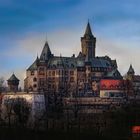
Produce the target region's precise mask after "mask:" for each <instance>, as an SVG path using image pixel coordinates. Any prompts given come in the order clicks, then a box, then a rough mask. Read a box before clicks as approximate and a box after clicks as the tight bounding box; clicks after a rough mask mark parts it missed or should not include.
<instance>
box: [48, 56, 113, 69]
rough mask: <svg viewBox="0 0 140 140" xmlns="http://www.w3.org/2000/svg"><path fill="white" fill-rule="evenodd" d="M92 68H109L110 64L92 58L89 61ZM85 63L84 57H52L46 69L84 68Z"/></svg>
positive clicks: (103, 60)
mask: <svg viewBox="0 0 140 140" xmlns="http://www.w3.org/2000/svg"><path fill="white" fill-rule="evenodd" d="M89 62H90V64H91V66H92V67H98V68H111V62H110V61H108V60H106V59H103V58H93V59H90V60H89ZM85 63H86V58H85V57H77V58H76V57H62V56H54V57H52V58H50V59H49V61H48V67H49V68H60V67H65V68H76V67H84V66H85Z"/></svg>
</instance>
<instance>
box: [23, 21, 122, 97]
mask: <svg viewBox="0 0 140 140" xmlns="http://www.w3.org/2000/svg"><path fill="white" fill-rule="evenodd" d="M107 77H109V78H111V79H122V76H121V74H120V73H119V71H118V70H117V62H116V60H112V59H111V58H110V57H108V56H102V57H99V56H96V37H95V36H94V35H93V33H92V30H91V27H90V23H89V22H88V24H87V26H86V30H85V33H84V35H83V37H81V51H80V52H79V55H78V56H75V55H72V56H71V57H63V56H55V55H53V53H52V52H51V49H50V46H49V44H48V42H47V41H46V43H45V45H44V48H43V50H42V53H41V55H40V57H38V56H37V58H36V60H35V61H34V62H33V64H32V65H31V66H30V67H29V68H28V69H27V71H26V78H25V80H24V89H25V91H33V92H38V91H43V92H46V93H64V94H65V93H66V94H71V93H75V94H79V95H82V94H86V93H88V94H92V95H99V92H100V90H99V83H100V80H101V79H102V78H107Z"/></svg>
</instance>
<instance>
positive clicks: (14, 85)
mask: <svg viewBox="0 0 140 140" xmlns="http://www.w3.org/2000/svg"><path fill="white" fill-rule="evenodd" d="M7 84H8V89H9V91H11V92H17V91H18V85H19V79H18V78H17V77H16V76H15V74H12V76H11V77H10V78H9V79H8V80H7Z"/></svg>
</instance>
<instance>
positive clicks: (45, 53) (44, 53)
mask: <svg viewBox="0 0 140 140" xmlns="http://www.w3.org/2000/svg"><path fill="white" fill-rule="evenodd" d="M51 56H52V53H51V50H50V47H49V44H48V42H47V41H46V43H45V45H44V48H43V50H42V53H41V55H40V60H44V61H46V60H49V58H50V57H51Z"/></svg>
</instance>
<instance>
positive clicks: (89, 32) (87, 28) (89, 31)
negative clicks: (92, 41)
mask: <svg viewBox="0 0 140 140" xmlns="http://www.w3.org/2000/svg"><path fill="white" fill-rule="evenodd" d="M84 35H85V36H93V35H92V31H91V28H90V24H89V22H88V24H87V27H86V31H85V34H84Z"/></svg>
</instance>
